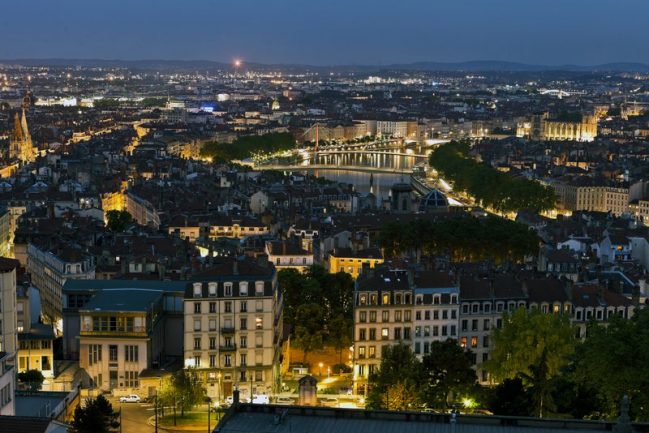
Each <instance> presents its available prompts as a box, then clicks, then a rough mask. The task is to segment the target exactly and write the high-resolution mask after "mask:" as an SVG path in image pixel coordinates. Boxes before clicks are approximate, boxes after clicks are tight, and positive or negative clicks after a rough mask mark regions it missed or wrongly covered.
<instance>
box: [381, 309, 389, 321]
mask: <svg viewBox="0 0 649 433" xmlns="http://www.w3.org/2000/svg"><path fill="white" fill-rule="evenodd" d="M381 321H382V322H389V321H390V312H389V311H382V312H381Z"/></svg>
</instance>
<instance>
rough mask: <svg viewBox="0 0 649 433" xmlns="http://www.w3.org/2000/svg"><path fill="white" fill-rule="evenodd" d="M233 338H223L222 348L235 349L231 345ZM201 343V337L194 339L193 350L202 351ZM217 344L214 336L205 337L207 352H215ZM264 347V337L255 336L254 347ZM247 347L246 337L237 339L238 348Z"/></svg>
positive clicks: (242, 336)
mask: <svg viewBox="0 0 649 433" xmlns="http://www.w3.org/2000/svg"><path fill="white" fill-rule="evenodd" d="M233 341H234V340H233V338H232V337H223V344H222V346H223V347H227V348H233V349H234V348H235V346H234V344H233ZM202 342H203V337H199V336H197V337H194V346H193V347H194V350H201V349H202ZM217 342H218V339H217V337H216V336H209V337H207V343H208V344H207V348H208V350H216V348H217V345H218V344H217ZM263 346H264V336H263V335H255V347H263ZM247 347H248V336H247V335H241V336H240V337H239V348H241V349H245V348H247Z"/></svg>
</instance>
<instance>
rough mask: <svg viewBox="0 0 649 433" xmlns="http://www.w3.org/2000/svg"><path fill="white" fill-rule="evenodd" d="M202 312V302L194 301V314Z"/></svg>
mask: <svg viewBox="0 0 649 433" xmlns="http://www.w3.org/2000/svg"><path fill="white" fill-rule="evenodd" d="M200 312H201V303H200V302H194V314H197V313H200Z"/></svg>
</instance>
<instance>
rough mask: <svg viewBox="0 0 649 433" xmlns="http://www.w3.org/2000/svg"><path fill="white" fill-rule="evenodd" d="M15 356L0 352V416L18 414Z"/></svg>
mask: <svg viewBox="0 0 649 433" xmlns="http://www.w3.org/2000/svg"><path fill="white" fill-rule="evenodd" d="M15 386H16V369H15V368H14V354H12V353H7V352H3V351H0V415H12V416H13V415H15V414H16V388H15Z"/></svg>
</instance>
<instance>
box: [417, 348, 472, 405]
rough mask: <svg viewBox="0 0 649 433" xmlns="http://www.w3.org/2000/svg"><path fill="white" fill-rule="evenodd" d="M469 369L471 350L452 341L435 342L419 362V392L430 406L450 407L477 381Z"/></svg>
mask: <svg viewBox="0 0 649 433" xmlns="http://www.w3.org/2000/svg"><path fill="white" fill-rule="evenodd" d="M477 379H478V378H477V377H476V374H475V371H474V370H473V369H472V368H471V353H470V352H469V351H465V350H464V349H462V347H460V346H459V345H458V344H457V342H456V341H454V340H450V339H449V340H446V341H444V342H441V341H434V342H432V343H431V346H430V353H429V354H428V355H426V356H424V357H423V359H422V361H421V380H422V382H421V386H422V389H421V395H422V400H423V401H424V402H425V403H426V404H427V405H428V406H429V407H444V406H447V407H449V406H451V404H452V402H453V400H454V399H457V398H458V397H459V396H460V395H461V394H463V393H468V392H470V391H471V388H472V387H474V386H475V384H476V382H477Z"/></svg>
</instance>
